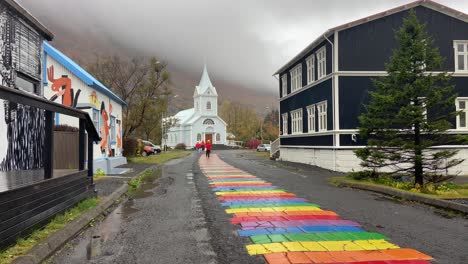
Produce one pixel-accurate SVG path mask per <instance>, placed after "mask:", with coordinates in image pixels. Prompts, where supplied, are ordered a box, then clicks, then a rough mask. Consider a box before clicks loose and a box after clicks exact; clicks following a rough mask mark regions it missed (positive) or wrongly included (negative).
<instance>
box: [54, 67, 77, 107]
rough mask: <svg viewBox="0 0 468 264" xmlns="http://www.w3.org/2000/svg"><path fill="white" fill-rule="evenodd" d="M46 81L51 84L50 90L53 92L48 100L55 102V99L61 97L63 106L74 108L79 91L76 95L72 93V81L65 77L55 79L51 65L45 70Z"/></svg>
mask: <svg viewBox="0 0 468 264" xmlns="http://www.w3.org/2000/svg"><path fill="white" fill-rule="evenodd" d="M47 79H48V80H49V81H50V82H51V83H52V85H51V89H52V91H54V92H55V94H54V95H53V96H52V97H51V98H50V100H51V101H55V100H56V99H57V98H59V97H62V104H63V105H65V106H68V107H76V104H77V103H78V97H79V96H80V93H81V90H80V89H78V90H77V91H76V94H75V93H74V91H73V88H72V81H71V79H70V78H68V76H67V75H62V77H60V78H58V79H55V78H54V65H52V66H50V67H49V68H48V69H47Z"/></svg>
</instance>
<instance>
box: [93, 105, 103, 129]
mask: <svg viewBox="0 0 468 264" xmlns="http://www.w3.org/2000/svg"><path fill="white" fill-rule="evenodd" d="M100 117H101V115H100V114H99V110H97V109H93V124H94V127H95V128H96V130H97V131H98V132H99V131H100V129H99V120H100Z"/></svg>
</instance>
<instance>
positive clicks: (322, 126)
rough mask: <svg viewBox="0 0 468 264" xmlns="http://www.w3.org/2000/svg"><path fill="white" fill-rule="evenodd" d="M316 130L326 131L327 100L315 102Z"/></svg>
mask: <svg viewBox="0 0 468 264" xmlns="http://www.w3.org/2000/svg"><path fill="white" fill-rule="evenodd" d="M316 105H317V116H318V131H319V132H323V131H327V121H328V120H327V101H322V102H320V103H317V104H316Z"/></svg>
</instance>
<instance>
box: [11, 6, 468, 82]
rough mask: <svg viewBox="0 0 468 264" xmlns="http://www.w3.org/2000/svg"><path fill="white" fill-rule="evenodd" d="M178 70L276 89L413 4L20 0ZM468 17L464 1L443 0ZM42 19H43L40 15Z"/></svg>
mask: <svg viewBox="0 0 468 264" xmlns="http://www.w3.org/2000/svg"><path fill="white" fill-rule="evenodd" d="M18 2H20V3H21V4H23V5H24V6H25V7H26V8H27V7H31V6H34V9H37V10H41V13H42V14H47V13H49V14H50V16H52V17H53V18H54V19H57V20H59V21H61V23H62V24H63V26H64V27H69V28H70V30H77V29H80V30H86V31H99V33H101V32H102V34H103V35H104V36H106V37H109V38H112V39H113V40H114V41H118V42H119V43H121V44H122V45H123V46H124V47H127V48H129V49H131V50H133V51H135V52H141V53H142V54H148V55H153V54H157V55H159V56H160V57H162V58H163V59H164V60H166V61H168V62H169V63H170V64H171V65H173V66H175V67H176V68H178V69H180V70H183V71H186V72H189V73H192V74H199V73H200V72H201V69H202V66H203V63H204V61H206V62H207V64H208V69H209V72H210V75H211V76H212V79H217V78H219V79H223V80H225V81H231V82H234V83H239V84H242V85H243V86H247V87H251V88H253V89H268V90H272V91H276V87H277V82H276V80H275V79H273V77H272V76H271V75H272V74H273V73H274V72H275V71H276V70H277V69H278V68H280V67H281V66H282V65H283V64H285V63H286V62H287V61H288V60H289V59H291V58H292V57H293V56H294V55H296V54H297V53H298V52H299V51H300V50H302V49H303V48H305V47H306V46H307V45H308V44H309V43H310V42H312V41H313V40H314V39H315V38H317V37H318V36H319V35H321V34H322V33H324V32H325V31H326V30H327V29H329V28H332V27H335V26H337V25H340V24H344V23H347V22H350V21H352V20H356V19H359V18H362V17H365V16H368V15H371V14H374V13H377V12H381V11H384V10H386V9H389V8H393V7H396V6H399V5H403V4H406V3H410V2H412V1H409V0H340V1H338V0H288V1H286V0H230V1H224V0H184V1H182V0H79V1H78V0H76V1H69V0H40V1H38V0H18ZM437 2H439V3H442V4H445V5H448V6H449V7H452V8H455V9H458V10H460V11H462V12H465V13H468V1H466V0H438V1H437ZM38 18H39V19H40V17H38Z"/></svg>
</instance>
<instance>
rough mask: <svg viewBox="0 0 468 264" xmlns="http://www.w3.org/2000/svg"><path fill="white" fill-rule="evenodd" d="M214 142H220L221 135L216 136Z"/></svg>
mask: <svg viewBox="0 0 468 264" xmlns="http://www.w3.org/2000/svg"><path fill="white" fill-rule="evenodd" d="M216 142H221V134H219V133H217V134H216Z"/></svg>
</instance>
